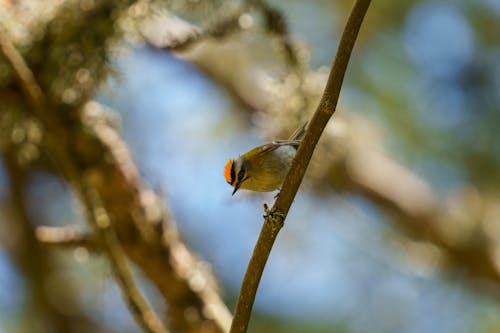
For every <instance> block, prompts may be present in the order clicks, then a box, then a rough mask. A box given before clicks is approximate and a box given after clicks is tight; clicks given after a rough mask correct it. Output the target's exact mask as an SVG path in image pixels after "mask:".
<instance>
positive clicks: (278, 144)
mask: <svg viewBox="0 0 500 333" xmlns="http://www.w3.org/2000/svg"><path fill="white" fill-rule="evenodd" d="M299 145H300V141H299V140H276V141H273V142H269V143H266V144H265V145H262V146H260V147H259V148H260V149H259V153H260V154H263V153H267V152H270V151H273V150H275V149H277V148H279V147H281V146H292V147H294V148H295V149H297V148H298V147H299Z"/></svg>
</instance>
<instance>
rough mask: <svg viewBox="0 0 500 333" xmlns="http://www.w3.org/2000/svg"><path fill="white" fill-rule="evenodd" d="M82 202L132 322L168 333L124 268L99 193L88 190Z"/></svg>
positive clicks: (122, 255)
mask: <svg viewBox="0 0 500 333" xmlns="http://www.w3.org/2000/svg"><path fill="white" fill-rule="evenodd" d="M85 200H86V201H88V206H90V207H92V211H91V212H88V215H90V216H89V220H91V221H92V222H93V224H94V226H95V228H96V229H97V230H98V232H99V235H100V237H101V240H102V243H103V245H104V249H105V250H106V252H107V254H108V257H109V259H110V262H111V267H112V268H113V272H114V273H115V277H116V280H117V281H118V285H119V286H120V289H121V291H122V294H123V298H124V299H125V302H126V303H127V305H128V307H129V309H130V312H132V315H133V316H134V318H135V320H136V322H137V323H138V324H139V325H140V327H141V328H142V329H143V330H144V331H145V332H148V333H168V330H167V329H166V328H165V326H164V325H163V323H162V322H161V321H160V319H158V317H157V316H156V314H155V312H154V311H153V309H152V308H151V307H150V306H149V304H148V302H147V301H146V299H145V298H144V297H143V296H142V294H141V291H140V290H139V288H138V287H137V286H136V284H135V282H134V278H133V276H132V273H131V272H130V269H129V268H128V264H127V259H126V257H125V252H124V251H123V249H122V247H121V245H120V242H119V241H118V237H117V236H116V233H115V231H114V229H113V226H112V224H111V220H110V218H109V215H108V213H107V211H106V209H105V208H104V206H103V204H102V201H101V199H100V197H99V193H98V192H97V191H96V190H95V189H92V188H88V189H87V190H86V198H85Z"/></svg>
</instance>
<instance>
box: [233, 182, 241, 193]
mask: <svg viewBox="0 0 500 333" xmlns="http://www.w3.org/2000/svg"><path fill="white" fill-rule="evenodd" d="M239 188H240V185H239V184H236V185H235V186H234V190H233V194H231V195H234V194H235V193H236V191H238V189H239Z"/></svg>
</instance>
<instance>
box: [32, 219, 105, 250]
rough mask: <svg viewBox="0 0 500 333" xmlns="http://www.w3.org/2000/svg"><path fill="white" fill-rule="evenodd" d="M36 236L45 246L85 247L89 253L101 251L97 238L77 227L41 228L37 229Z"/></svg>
mask: <svg viewBox="0 0 500 333" xmlns="http://www.w3.org/2000/svg"><path fill="white" fill-rule="evenodd" d="M35 236H36V238H37V240H38V241H39V242H40V243H41V244H43V245H51V246H55V247H65V248H74V247H80V246H81V247H84V248H86V249H87V250H89V251H94V252H98V251H100V250H101V249H100V245H99V244H98V242H97V240H96V238H95V236H94V235H93V234H92V233H90V232H85V231H82V230H81V229H80V228H78V227H77V226H72V225H68V226H63V227H49V226H41V227H36V229H35Z"/></svg>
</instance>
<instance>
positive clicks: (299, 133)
mask: <svg viewBox="0 0 500 333" xmlns="http://www.w3.org/2000/svg"><path fill="white" fill-rule="evenodd" d="M308 123H309V122H308V121H306V122H305V123H304V125H302V126H300V127H299V128H297V130H295V132H293V134H292V136H291V137H290V141H300V140H302V138H303V137H304V134H306V129H307V124H308Z"/></svg>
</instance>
